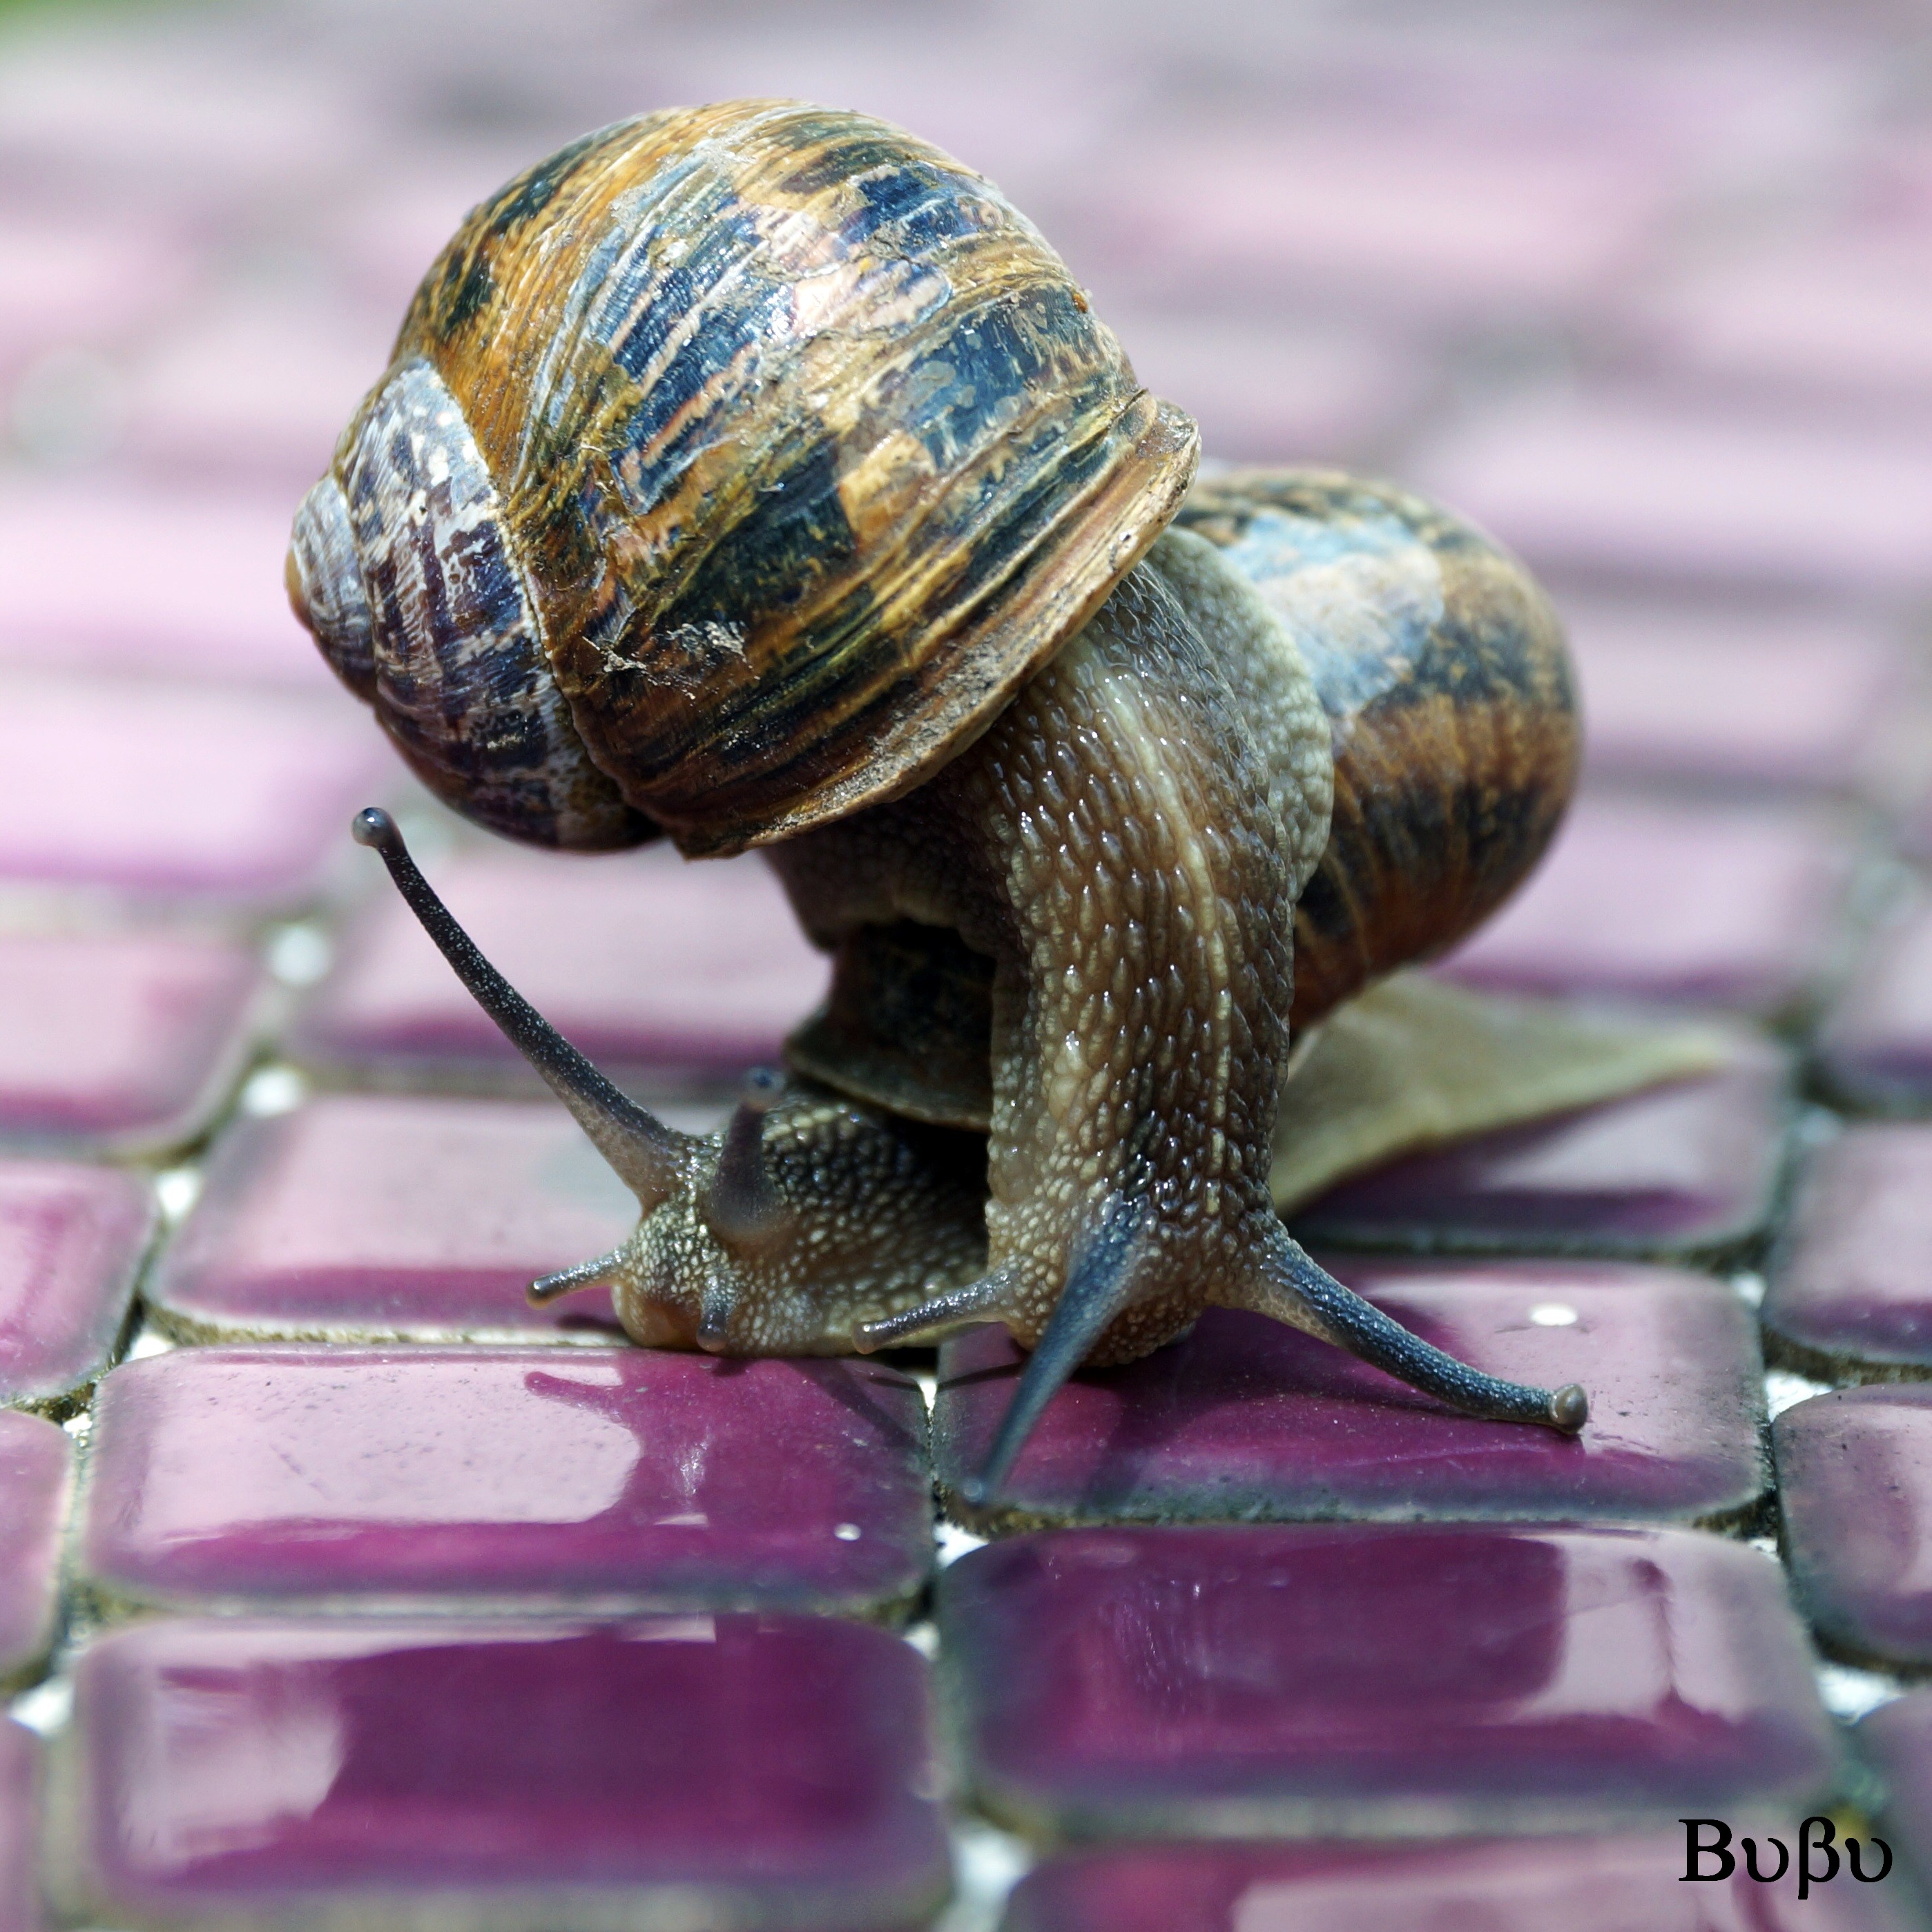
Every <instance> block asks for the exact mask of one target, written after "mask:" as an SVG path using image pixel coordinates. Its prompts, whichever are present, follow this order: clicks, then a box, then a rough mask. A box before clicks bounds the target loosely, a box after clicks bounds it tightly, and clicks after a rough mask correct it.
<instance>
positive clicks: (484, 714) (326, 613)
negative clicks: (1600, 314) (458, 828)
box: [290, 360, 655, 850]
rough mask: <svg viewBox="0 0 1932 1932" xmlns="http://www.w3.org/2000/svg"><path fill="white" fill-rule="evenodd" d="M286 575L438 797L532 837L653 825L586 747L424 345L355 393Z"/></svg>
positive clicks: (494, 506) (472, 451) (626, 835)
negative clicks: (341, 442) (348, 423)
mask: <svg viewBox="0 0 1932 1932" xmlns="http://www.w3.org/2000/svg"><path fill="white" fill-rule="evenodd" d="M338 478H339V480H338ZM290 578H291V589H292V592H294V593H295V596H296V610H297V613H298V615H299V616H302V617H303V619H304V621H305V622H307V623H308V625H309V626H310V628H311V630H312V631H314V633H315V636H316V639H317V643H319V644H320V646H322V649H323V654H324V655H326V657H327V658H329V661H330V663H331V664H332V665H334V667H335V669H336V670H337V671H338V673H340V674H341V676H342V677H343V679H344V682H347V684H348V685H350V688H351V689H353V690H354V691H356V692H357V694H359V696H362V697H366V698H368V700H370V701H371V703H373V704H374V706H375V709H376V714H377V717H378V718H380V720H381V721H382V723H383V727H384V729H385V730H387V731H388V733H389V736H391V737H392V739H394V740H395V743H396V745H397V746H398V748H399V749H400V750H401V752H402V754H403V755H404V757H405V758H406V759H407V760H408V761H409V763H410V766H411V767H412V768H413V769H414V770H415V772H416V774H417V775H419V777H420V778H422V780H423V781H424V782H425V784H427V785H428V787H429V788H430V789H431V790H432V791H434V793H436V794H437V796H439V797H440V798H441V799H443V800H445V802H447V803H449V804H450V805H453V806H454V807H455V808H456V809H457V810H458V811H460V812H462V813H463V814H464V815H465V816H466V817H469V818H472V819H474V820H476V822H477V823H479V824H481V825H484V826H487V827H488V828H489V829H490V830H492V831H494V832H502V833H504V834H505V835H508V836H509V837H511V838H520V839H524V840H526V841H530V842H532V843H535V844H544V845H554V846H561V847H568V848H570V849H572V850H604V849H607V848H610V847H616V846H623V845H634V844H637V843H638V842H639V841H640V840H642V839H643V838H648V837H649V836H650V835H652V832H653V831H654V829H655V828H654V827H653V826H651V824H650V823H649V821H648V820H645V819H643V818H641V817H640V816H639V815H638V814H637V813H635V812H634V811H631V809H630V808H629V807H628V806H627V805H625V802H624V801H623V799H622V796H620V795H619V792H618V790H617V788H616V786H615V785H614V784H613V783H612V782H611V781H610V779H609V778H606V777H605V776H604V774H603V773H602V772H600V771H599V770H598V769H597V768H596V766H595V765H593V764H592V763H591V761H590V758H589V754H588V753H587V752H586V751H585V749H584V746H583V740H582V739H581V738H580V736H578V734H577V729H576V727H575V725H574V723H573V722H572V721H571V715H570V710H569V706H568V704H567V703H565V700H564V697H563V694H562V692H561V691H559V689H558V688H557V684H556V677H555V676H554V675H553V673H552V672H551V670H550V664H549V661H548V659H547V657H546V655H545V654H544V649H543V636H542V628H541V617H540V616H539V614H538V610H537V607H536V605H535V601H534V600H533V598H532V596H531V595H530V592H529V586H528V585H527V583H526V580H525V579H524V577H523V573H522V571H521V570H520V568H519V566H518V563H517V558H516V556H515V554H514V538H512V536H511V533H510V532H508V530H507V529H506V528H505V524H504V520H503V506H502V499H501V498H500V497H499V495H498V493H497V490H496V485H495V484H494V482H493V480H492V478H491V477H490V472H489V470H488V469H487V466H485V464H484V461H483V458H482V455H481V452H480V451H479V450H478V448H477V446H476V440H475V437H473V436H472V434H470V431H469V425H468V423H467V422H466V420H465V418H464V416H463V408H462V406H461V404H460V403H459V402H458V400H457V399H456V398H455V396H454V395H452V394H451V393H450V392H449V389H448V387H447V386H446V384H445V383H444V382H443V379H442V377H440V376H439V375H438V374H437V372H436V371H435V370H434V369H433V368H431V366H430V365H428V363H427V362H422V361H420V360H411V361H407V362H403V363H401V364H400V365H398V366H397V367H396V368H395V369H394V370H393V371H392V373H391V374H390V375H389V377H388V379H387V380H386V381H385V382H384V383H383V385H382V386H381V387H380V389H378V390H377V392H376V393H375V394H374V396H372V397H371V398H370V400H369V401H368V403H366V404H365V405H364V407H363V409H362V413H361V414H360V416H359V418H358V419H357V422H356V430H355V433H354V434H353V437H351V438H350V439H348V440H347V444H346V448H345V451H344V455H342V457H341V458H340V459H339V460H338V466H337V473H336V474H334V475H329V476H327V477H325V478H323V480H322V481H321V482H320V483H318V484H317V485H316V486H315V487H314V489H313V490H311V491H310V492H309V493H308V496H307V497H306V498H305V499H304V501H303V503H302V508H301V510H300V511H299V513H298V514H297V516H296V526H295V532H294V537H293V543H292V544H291V547H290Z"/></svg>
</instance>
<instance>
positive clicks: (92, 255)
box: [0, 206, 195, 377]
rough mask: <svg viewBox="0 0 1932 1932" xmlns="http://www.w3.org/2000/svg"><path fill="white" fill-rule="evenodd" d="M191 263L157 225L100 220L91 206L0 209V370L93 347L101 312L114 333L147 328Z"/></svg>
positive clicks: (184, 280)
mask: <svg viewBox="0 0 1932 1932" xmlns="http://www.w3.org/2000/svg"><path fill="white" fill-rule="evenodd" d="M194 266H195V263H194V259H193V253H192V251H191V250H190V248H188V247H187V245H184V243H183V242H181V239H179V238H178V237H177V236H172V235H169V233H166V229H165V228H164V227H163V225H162V224H161V223H136V222H130V221H127V220H112V219H110V218H105V217H104V211H102V210H101V209H100V208H95V209H92V210H88V211H84V212H83V211H82V210H80V209H79V208H72V207H67V208H62V209H61V210H59V211H58V213H56V212H55V211H53V210H52V209H50V208H42V209H35V208H32V207H30V206H29V207H21V206H13V207H9V208H5V209H0V282H4V283H5V284H6V287H7V307H6V311H5V314H4V315H0V372H4V374H5V375H6V376H7V377H18V375H19V374H20V371H21V369H22V368H23V365H28V366H31V363H32V362H33V360H34V358H35V357H37V356H42V355H44V354H46V353H49V352H50V351H58V350H65V349H71V347H73V346H74V344H78V343H88V344H92V343H95V342H98V341H99V339H100V338H101V335H102V333H103V330H102V326H101V325H102V321H103V318H104V317H110V316H111V317H113V323H112V325H111V329H112V332H113V333H115V334H118V333H120V332H122V331H124V330H126V331H133V332H139V331H141V330H142V329H148V328H151V327H152V326H154V323H155V322H156V321H157V320H158V319H159V318H160V317H161V316H163V314H166V311H167V310H168V308H169V306H170V305H172V304H173V303H175V302H178V301H179V300H180V299H181V296H182V294H183V293H184V290H186V288H187V287H188V285H189V284H190V280H191V278H192V275H193V269H194Z"/></svg>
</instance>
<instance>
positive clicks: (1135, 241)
mask: <svg viewBox="0 0 1932 1932" xmlns="http://www.w3.org/2000/svg"><path fill="white" fill-rule="evenodd" d="M1667 190H1668V183H1667V181H1666V180H1665V179H1664V178H1661V175H1660V171H1659V170H1658V169H1657V168H1656V167H1655V166H1653V165H1651V164H1650V163H1649V160H1648V159H1647V157H1644V156H1643V155H1641V154H1640V153H1638V152H1637V151H1634V150H1632V149H1631V148H1627V147H1620V146H1619V145H1617V144H1615V143H1610V144H1606V143H1604V142H1597V141H1592V140H1590V139H1588V138H1579V136H1578V134H1577V130H1574V128H1572V129H1568V130H1555V129H1551V130H1547V132H1546V133H1543V134H1541V135H1538V134H1536V133H1530V132H1529V131H1527V130H1499V129H1497V128H1495V127H1483V126H1480V125H1471V124H1467V123H1465V122H1457V121H1454V120H1445V121H1435V120H1432V118H1430V117H1429V116H1428V115H1403V116H1400V117H1399V116H1397V115H1391V114H1389V113H1346V112H1344V113H1334V112H1330V111H1325V109H1324V107H1322V105H1320V104H1313V103H1310V104H1302V105H1301V106H1300V107H1299V109H1298V111H1297V112H1296V113H1294V114H1293V115H1289V116H1284V115H1281V114H1280V113H1279V111H1278V110H1277V113H1276V114H1275V115H1274V117H1273V119H1272V124H1268V125H1265V126H1259V125H1244V124H1241V122H1240V121H1235V123H1234V124H1232V125H1231V124H1229V123H1228V122H1227V121H1222V122H1220V123H1217V122H1215V121H1211V120H1209V119H1208V118H1205V117H1197V116H1194V115H1187V114H1185V113H1181V114H1178V115H1176V114H1170V115H1163V116H1162V117H1160V118H1159V119H1157V120H1155V121H1152V122H1150V121H1147V120H1145V119H1143V120H1141V121H1139V122H1137V123H1134V124H1130V125H1129V126H1128V127H1127V128H1126V129H1125V130H1124V131H1123V133H1121V134H1120V135H1119V136H1116V137H1115V141H1114V142H1112V144H1110V147H1109V150H1106V151H1103V152H1102V153H1101V154H1099V155H1097V157H1095V159H1094V161H1093V162H1091V163H1089V165H1088V167H1087V169H1085V170H1084V171H1083V172H1082V175H1081V176H1080V177H1079V180H1078V181H1077V182H1074V183H1070V184H1066V185H1064V187H1063V188H1062V190H1061V196H1062V202H1063V205H1064V207H1065V208H1066V209H1067V218H1068V219H1069V220H1070V223H1072V224H1073V227H1074V232H1075V233H1076V236H1079V237H1081V238H1082V239H1079V240H1078V241H1077V242H1076V243H1075V244H1074V245H1073V247H1072V248H1070V254H1071V255H1072V257H1073V260H1075V262H1076V265H1077V264H1078V263H1079V262H1080V260H1081V259H1082V253H1083V251H1085V252H1088V253H1091V254H1093V255H1094V257H1095V258H1096V260H1101V261H1104V262H1105V263H1106V264H1107V265H1108V273H1109V276H1110V277H1122V278H1131V279H1132V281H1133V282H1134V283H1135V284H1136V285H1139V286H1142V287H1160V288H1163V289H1166V290H1170V291H1173V292H1179V291H1181V290H1199V288H1201V287H1204V286H1206V287H1214V289H1216V290H1217V292H1219V293H1220V295H1221V296H1223V298H1224V299H1225V298H1226V296H1229V295H1230V294H1232V295H1235V296H1241V295H1247V296H1253V295H1258V294H1261V293H1296V294H1299V295H1302V296H1307V295H1311V294H1315V295H1319V296H1322V297H1323V298H1324V299H1331V300H1332V299H1336V298H1337V297H1339V298H1340V299H1343V300H1346V301H1348V302H1353V303H1359V304H1361V305H1364V306H1368V305H1373V307H1374V308H1376V310H1378V311H1382V312H1385V313H1386V312H1389V311H1394V312H1397V313H1402V312H1407V313H1409V314H1419V315H1422V316H1426V317H1436V316H1439V315H1445V314H1447V315H1469V314H1485V313H1494V312H1498V311H1500V312H1501V313H1502V314H1505V315H1514V314H1517V313H1518V312H1520V311H1522V310H1523V309H1524V308H1541V307H1544V306H1547V305H1550V304H1552V303H1565V302H1571V301H1574V300H1576V299H1578V298H1580V296H1583V295H1584V294H1586V293H1587V292H1588V291H1590V290H1593V289H1595V288H1598V287H1601V285H1602V284H1604V282H1605V281H1607V279H1608V278H1610V277H1611V276H1612V275H1614V274H1615V273H1616V272H1617V270H1618V269H1619V268H1621V267H1622V266H1625V264H1626V263H1628V262H1629V260H1631V257H1632V255H1633V253H1634V251H1635V250H1636V249H1637V248H1638V247H1639V246H1640V245H1641V243H1642V242H1643V239H1645V237H1646V236H1647V234H1648V233H1649V231H1650V229H1651V228H1652V225H1653V224H1654V223H1655V221H1656V220H1657V218H1658V214H1659V213H1660V211H1661V208H1662V205H1663V204H1664V196H1665V195H1666V193H1667ZM1076 197H1078V198H1079V199H1077V200H1076Z"/></svg>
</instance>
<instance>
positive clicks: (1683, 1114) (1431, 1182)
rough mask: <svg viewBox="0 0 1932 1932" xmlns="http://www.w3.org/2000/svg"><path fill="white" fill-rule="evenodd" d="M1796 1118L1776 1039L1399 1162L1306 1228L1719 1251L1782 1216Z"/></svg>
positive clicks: (1520, 1249) (1332, 1234)
mask: <svg viewBox="0 0 1932 1932" xmlns="http://www.w3.org/2000/svg"><path fill="white" fill-rule="evenodd" d="M1788 1115H1789V1100H1788V1097H1787V1091H1786V1079H1785V1075H1784V1068H1783V1065H1782V1063H1781V1061H1780V1059H1779V1057H1778V1055H1777V1054H1776V1052H1775V1051H1774V1050H1773V1049H1771V1048H1770V1047H1769V1046H1763V1047H1762V1048H1760V1049H1757V1050H1756V1051H1755V1052H1751V1053H1749V1054H1747V1055H1742V1056H1740V1059H1739V1064H1737V1065H1736V1066H1734V1067H1732V1068H1731V1069H1730V1070H1728V1071H1727V1072H1724V1073H1713V1074H1707V1075H1704V1076H1700V1077H1698V1078H1696V1079H1688V1080H1679V1081H1676V1082H1673V1084H1671V1085H1669V1086H1664V1087H1658V1088H1652V1089H1651V1090H1649V1091H1647V1092H1645V1093H1642V1094H1634V1095H1632V1096H1631V1098H1629V1099H1628V1100H1612V1101H1607V1102H1606V1103H1604V1104H1603V1105H1602V1106H1595V1107H1586V1108H1583V1109H1580V1110H1579V1111H1577V1112H1574V1113H1570V1114H1562V1115H1557V1116H1556V1118H1553V1119H1552V1120H1550V1121H1546V1122H1540V1123H1538V1124H1536V1125H1534V1126H1531V1127H1510V1128H1505V1129H1503V1130H1500V1131H1499V1132H1496V1133H1487V1134H1479V1135H1477V1136H1473V1137H1472V1138H1471V1139H1469V1140H1466V1141H1463V1142H1460V1143H1459V1144H1458V1145H1455V1146H1454V1147H1449V1148H1443V1149H1442V1150H1441V1151H1438V1152H1436V1153H1431V1154H1414V1155H1410V1156H1408V1157H1405V1158H1404V1159H1403V1160H1396V1161H1391V1163H1389V1164H1388V1166H1385V1167H1382V1168H1379V1169H1375V1170H1374V1171H1373V1172H1370V1173H1367V1174H1364V1175H1359V1176H1358V1177H1357V1178H1355V1179H1354V1180H1352V1181H1343V1183H1342V1184H1341V1185H1340V1187H1335V1188H1331V1190H1329V1192H1328V1193H1326V1194H1325V1195H1323V1196H1322V1197H1321V1199H1319V1200H1317V1201H1313V1202H1310V1204H1309V1205H1307V1207H1306V1208H1301V1209H1299V1210H1298V1211H1297V1212H1296V1213H1295V1217H1294V1225H1295V1230H1296V1232H1298V1234H1299V1235H1301V1237H1302V1238H1304V1240H1307V1241H1334V1242H1337V1243H1340V1244H1343V1245H1345V1246H1348V1247H1366V1248H1396V1249H1412V1250H1437V1251H1446V1252H1451V1253H1454V1252H1457V1251H1462V1252H1464V1253H1470V1252H1474V1253H1512V1252H1514V1253H1532V1254H1563V1253H1576V1254H1599V1255H1623V1256H1658V1257H1661V1258H1672V1257H1678V1258H1682V1257H1688V1256H1703V1257H1705V1258H1706V1259H1723V1258H1724V1257H1726V1256H1735V1255H1736V1254H1737V1253H1739V1252H1740V1251H1742V1250H1746V1249H1748V1247H1750V1246H1751V1244H1753V1243H1754V1242H1755V1241H1757V1239H1758V1238H1760V1236H1762V1235H1763V1234H1764V1233H1766V1231H1767V1230H1768V1229H1769V1226H1770V1225H1771V1220H1772V1212H1773V1210H1774V1208H1775V1205H1776V1203H1777V1199H1778V1183H1779V1180H1780V1178H1781V1175H1782V1174H1783V1172H1784V1148H1785V1140H1786V1135H1787V1127H1788V1125H1789V1121H1788Z"/></svg>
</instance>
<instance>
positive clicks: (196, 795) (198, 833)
mask: <svg viewBox="0 0 1932 1932" xmlns="http://www.w3.org/2000/svg"><path fill="white" fill-rule="evenodd" d="M0 696H4V698H5V702H4V704H0V878H6V879H10V880H16V881H20V882H25V883H34V884H36V885H43V886H84V887H89V888H94V889H111V890H118V891H121V892H132V893H137V894H140V895H153V896H157V897H165V898H177V897H178V898H187V899H192V900H214V901H223V902H226V901H237V900H239V901H248V902H251V903H252V902H262V903H264V904H267V905H269V906H271V907H283V906H299V905H301V904H304V903H305V901H308V899H309V898H311V897H312V896H313V895H314V893H315V892H316V891H317V889H318V888H319V887H320V885H321V883H322V882H323V875H324V874H325V873H326V871H328V870H329V868H331V866H332V864H333V862H335V861H336V860H338V859H340V858H341V856H343V852H342V848H343V844H344V840H345V838H347V827H348V823H349V817H350V814H351V813H352V812H353V811H355V810H356V807H357V806H358V805H362V804H365V803H366V802H368V797H369V795H370V794H371V793H373V792H377V791H379V790H380V788H381V787H385V786H387V787H394V786H395V784H397V782H398V780H399V778H400V777H401V770H400V768H399V766H398V764H397V763H396V761H395V757H394V756H393V755H392V754H391V753H389V751H386V749H385V748H383V744H382V742H381V741H380V739H375V738H372V736H371V733H370V731H369V729H368V724H367V722H366V721H365V720H364V719H362V718H359V717H358V716H357V715H356V714H355V712H354V711H353V710H344V709H341V708H340V707H339V706H338V704H337V703H335V701H334V700H332V699H327V698H323V697H317V698H314V699H311V698H308V697H305V696H298V695H296V694H285V693H282V692H277V691H255V690H251V689H249V688H246V687H245V686H244V685H241V684H239V683H232V684H229V683H222V684H216V685H212V686H211V687H203V686H199V685H184V684H176V683H169V682H159V681H157V682H154V683H153V684H151V685H143V684H142V683H140V682H136V681H135V680H133V679H118V678H115V679H101V678H91V677H86V676H53V675H46V676H40V675H36V674H31V673H11V672H10V673H7V674H6V676H5V680H4V682H0Z"/></svg>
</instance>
